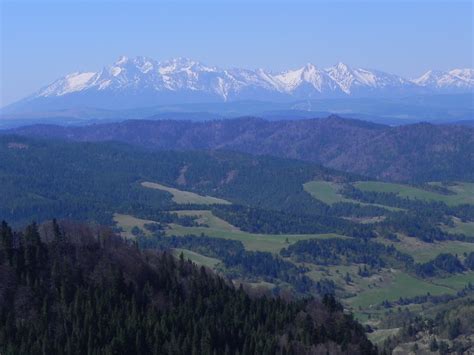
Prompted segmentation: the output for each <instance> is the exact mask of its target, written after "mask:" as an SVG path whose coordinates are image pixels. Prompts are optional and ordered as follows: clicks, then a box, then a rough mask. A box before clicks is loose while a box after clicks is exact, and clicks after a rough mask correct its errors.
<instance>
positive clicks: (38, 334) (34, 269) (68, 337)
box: [0, 221, 376, 355]
mask: <svg viewBox="0 0 474 355" xmlns="http://www.w3.org/2000/svg"><path fill="white" fill-rule="evenodd" d="M0 285H1V287H0V353H2V354H52V353H62V354H213V353H214V354H276V353H280V354H309V353H311V354H314V353H331V354H369V355H370V354H375V353H376V349H375V348H374V347H373V345H372V344H371V343H370V342H369V341H368V340H367V338H366V336H365V333H364V328H363V327H362V326H361V325H360V324H358V323H357V322H356V321H354V320H353V319H352V316H349V315H346V314H344V313H343V311H342V306H341V305H339V304H338V303H337V302H336V301H335V300H334V298H333V297H332V296H326V297H324V298H323V299H322V300H321V301H317V300H300V301H283V300H281V299H267V298H265V297H260V298H257V297H253V298H252V297H249V295H247V294H246V293H245V292H244V291H243V290H242V289H236V288H234V287H233V286H232V285H231V284H230V283H229V282H227V281H225V280H224V279H222V278H220V277H217V276H216V275H214V274H213V273H212V272H210V271H207V270H205V269H204V268H203V267H202V268H201V269H198V268H197V267H196V266H195V265H194V264H192V263H191V262H188V261H185V260H184V258H181V259H180V260H175V259H174V257H172V256H171V255H170V254H167V253H164V254H163V253H157V252H148V253H147V255H144V254H143V253H142V252H140V251H139V250H138V249H137V248H136V247H135V246H133V245H129V244H127V243H126V242H124V241H123V240H122V239H120V238H118V237H116V236H114V235H113V234H111V233H110V232H109V231H108V230H104V229H100V228H94V229H91V228H90V227H88V226H84V225H76V224H70V223H69V224H62V225H59V224H58V223H56V222H55V221H53V222H49V223H47V224H45V225H43V226H41V227H40V228H38V227H37V226H36V225H35V224H32V225H29V226H28V227H27V228H26V229H25V230H24V231H17V232H13V231H12V230H11V228H10V227H9V226H8V225H7V224H6V223H5V222H3V223H2V224H1V225H0Z"/></svg>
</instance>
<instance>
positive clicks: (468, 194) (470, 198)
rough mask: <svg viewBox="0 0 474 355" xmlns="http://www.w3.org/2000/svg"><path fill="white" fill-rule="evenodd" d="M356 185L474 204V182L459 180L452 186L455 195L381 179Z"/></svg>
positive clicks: (364, 189) (363, 189)
mask: <svg viewBox="0 0 474 355" xmlns="http://www.w3.org/2000/svg"><path fill="white" fill-rule="evenodd" d="M354 186H355V187H356V188H358V189H360V190H362V191H374V192H392V193H395V194H397V195H398V196H400V197H406V198H410V199H419V200H425V201H440V202H444V203H446V204H447V205H451V206H452V205H459V204H464V203H468V204H474V183H467V182H458V183H456V185H453V186H450V187H449V190H451V191H452V192H453V193H454V194H453V195H443V194H440V193H437V192H434V191H428V190H423V189H421V188H417V187H413V186H409V185H403V184H394V183H387V182H379V181H358V182H356V183H354Z"/></svg>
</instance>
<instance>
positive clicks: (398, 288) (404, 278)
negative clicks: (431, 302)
mask: <svg viewBox="0 0 474 355" xmlns="http://www.w3.org/2000/svg"><path fill="white" fill-rule="evenodd" d="M428 292H429V293H430V294H432V295H441V294H452V293H455V290H454V289H452V288H450V287H446V286H441V285H435V284H433V283H430V282H428V281H424V280H421V279H418V278H415V277H413V276H410V275H408V274H406V273H403V272H401V271H396V270H393V271H392V275H391V277H389V278H386V279H385V280H384V284H383V285H380V286H379V287H374V288H371V289H369V290H366V291H363V292H360V293H359V294H357V296H355V297H351V298H348V299H346V300H345V302H346V303H348V304H349V305H351V306H352V307H353V308H354V309H356V308H358V307H361V308H362V309H364V308H365V309H366V308H371V307H373V306H376V305H378V304H380V303H381V302H383V301H384V300H388V301H396V300H398V299H399V298H400V297H414V296H420V295H425V294H426V293H428Z"/></svg>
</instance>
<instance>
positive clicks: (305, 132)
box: [7, 116, 474, 182]
mask: <svg viewBox="0 0 474 355" xmlns="http://www.w3.org/2000/svg"><path fill="white" fill-rule="evenodd" d="M7 132H9V133H15V134H19V135H25V136H31V137H43V138H61V139H67V140H74V141H119V142H126V143H128V144H133V145H137V146H141V147H145V148H147V149H153V150H170V149H172V150H208V149H211V150H213V149H226V150H233V151H241V152H245V153H250V154H256V155H273V156H278V157H285V158H293V159H300V160H305V161H310V162H316V163H319V164H322V165H325V166H327V167H331V168H334V169H338V170H342V171H347V172H351V173H356V174H361V175H366V176H370V177H375V178H378V179H383V180H389V181H399V182H423V181H434V180H449V179H451V180H453V179H454V180H456V179H457V180H465V181H472V180H473V179H474V129H472V128H470V127H466V126H457V125H432V124H428V123H419V124H413V125H405V126H399V127H390V126H386V125H381V124H374V123H369V122H365V121H360V120H351V119H344V118H340V117H338V116H330V117H328V118H325V119H307V120H292V121H266V120H263V119H258V118H240V119H233V120H216V121H208V122H189V121H171V120H164V121H147V120H129V121H124V122H119V123H108V124H95V125H89V126H82V127H63V126H54V125H33V126H27V127H20V128H18V129H14V130H11V131H7Z"/></svg>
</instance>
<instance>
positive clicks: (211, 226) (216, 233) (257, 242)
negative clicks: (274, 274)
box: [114, 210, 346, 253]
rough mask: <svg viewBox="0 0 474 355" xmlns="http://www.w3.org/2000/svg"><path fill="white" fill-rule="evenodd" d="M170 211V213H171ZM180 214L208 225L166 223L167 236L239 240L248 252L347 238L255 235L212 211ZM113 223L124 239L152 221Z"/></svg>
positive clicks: (125, 218) (117, 218)
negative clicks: (192, 217) (194, 225)
mask: <svg viewBox="0 0 474 355" xmlns="http://www.w3.org/2000/svg"><path fill="white" fill-rule="evenodd" d="M172 212H173V211H172ZM175 213H177V214H180V215H188V216H197V217H198V222H199V223H204V224H206V225H207V226H202V227H183V226H180V225H178V224H169V225H168V229H167V230H166V235H170V236H171V235H176V236H183V235H190V234H195V235H200V234H201V233H204V234H205V235H207V236H209V237H213V238H224V239H233V240H240V241H241V242H242V243H243V244H244V247H245V248H246V249H247V250H258V251H268V252H271V253H279V252H280V250H281V249H282V248H284V247H286V246H288V245H289V244H291V243H295V242H297V241H298V240H304V239H311V238H324V239H327V238H346V237H344V236H341V235H338V234H332V233H328V234H257V233H247V232H243V231H241V230H239V229H238V228H237V227H235V226H232V225H231V224H229V223H227V222H226V221H224V220H222V219H220V218H218V217H216V216H214V215H213V214H212V212H211V211H194V210H192V211H176V212H175ZM114 220H115V221H116V222H117V224H118V226H120V227H122V229H123V230H124V236H128V237H131V236H132V234H131V230H132V228H133V227H134V226H137V227H139V228H141V229H143V225H144V224H145V223H152V222H153V221H147V220H142V219H139V218H135V217H132V216H126V215H118V214H117V215H115V217H114Z"/></svg>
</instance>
